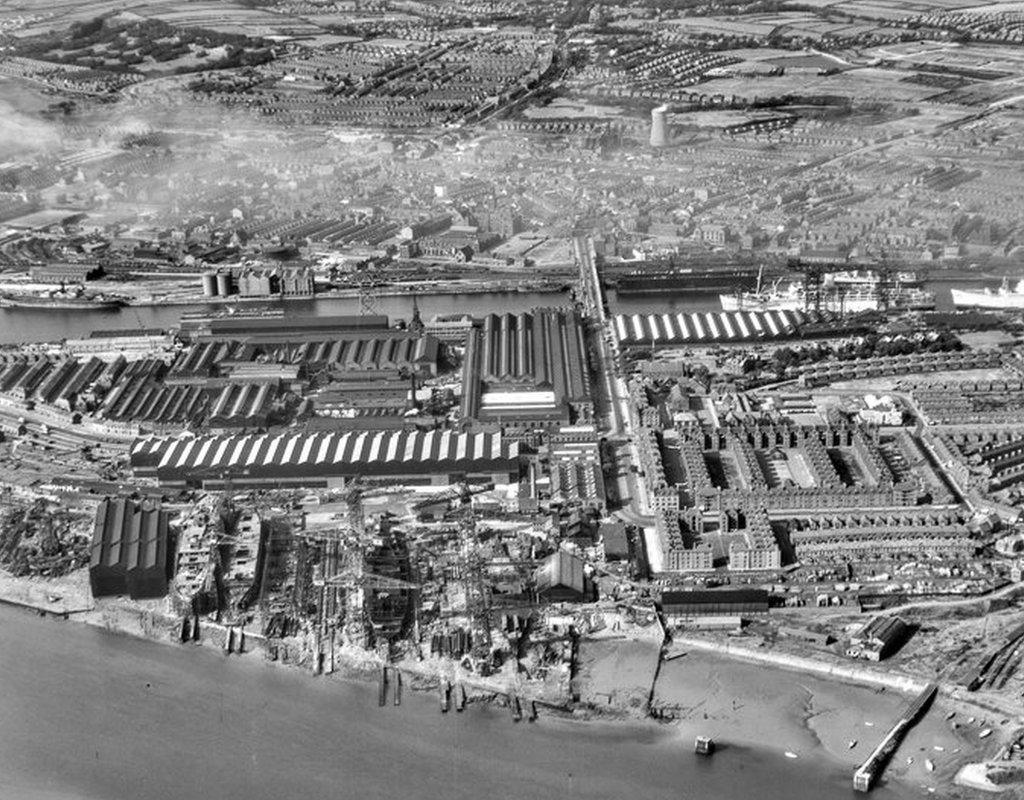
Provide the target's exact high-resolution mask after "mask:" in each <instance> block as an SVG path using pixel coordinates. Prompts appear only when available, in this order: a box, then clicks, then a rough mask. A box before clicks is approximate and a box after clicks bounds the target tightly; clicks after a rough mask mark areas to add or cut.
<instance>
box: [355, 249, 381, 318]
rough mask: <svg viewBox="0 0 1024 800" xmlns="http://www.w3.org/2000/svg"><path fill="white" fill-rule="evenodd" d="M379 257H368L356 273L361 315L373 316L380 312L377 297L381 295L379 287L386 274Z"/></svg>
mask: <svg viewBox="0 0 1024 800" xmlns="http://www.w3.org/2000/svg"><path fill="white" fill-rule="evenodd" d="M381 266H382V263H381V261H380V260H379V259H374V258H371V259H368V260H367V261H364V262H363V263H362V264H360V265H359V269H358V270H357V271H356V273H355V277H354V280H355V284H356V288H357V290H358V292H359V314H360V316H364V317H367V316H373V315H374V314H379V313H380V309H379V308H378V306H377V298H378V297H379V295H380V292H379V288H378V287H380V285H381V284H382V283H383V282H384V275H383V272H382V271H381V269H380V267H381Z"/></svg>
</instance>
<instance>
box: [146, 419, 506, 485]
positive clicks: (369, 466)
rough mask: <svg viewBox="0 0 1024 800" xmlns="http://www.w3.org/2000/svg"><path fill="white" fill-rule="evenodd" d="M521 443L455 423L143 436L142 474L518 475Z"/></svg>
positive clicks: (200, 481) (184, 481)
mask: <svg viewBox="0 0 1024 800" xmlns="http://www.w3.org/2000/svg"><path fill="white" fill-rule="evenodd" d="M519 463H520V459H519V445H518V443H517V442H507V441H504V440H503V439H502V437H501V434H499V433H456V432H453V431H430V432H426V433H424V432H422V431H412V432H407V431H352V432H348V433H335V432H331V433H311V432H301V433H296V432H288V433H279V434H253V435H245V436H179V437H149V438H145V439H138V440H136V442H135V443H134V444H133V445H132V449H131V466H132V471H133V473H134V474H135V475H136V476H137V477H140V478H141V477H148V478H155V479H156V480H157V481H158V482H159V483H160V485H162V486H166V487H168V488H188V487H207V488H214V487H218V486H224V485H227V484H228V483H229V482H230V484H231V485H232V486H236V487H278V486H304V487H310V488H333V487H342V486H344V485H345V484H346V483H347V482H348V481H351V480H352V479H354V478H358V477H363V478H365V479H367V480H370V481H384V480H388V481H392V482H395V483H406V484H433V485H438V484H440V485H445V484H448V483H457V482H460V481H463V480H486V481H494V482H495V483H497V484H508V483H513V482H515V481H517V480H518V479H519Z"/></svg>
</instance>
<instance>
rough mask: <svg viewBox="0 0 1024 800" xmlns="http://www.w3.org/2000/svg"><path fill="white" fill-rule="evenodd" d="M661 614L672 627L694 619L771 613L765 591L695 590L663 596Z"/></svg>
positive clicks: (668, 593) (665, 593) (667, 593)
mask: <svg viewBox="0 0 1024 800" xmlns="http://www.w3.org/2000/svg"><path fill="white" fill-rule="evenodd" d="M661 610H662V613H663V614H664V615H665V621H666V623H668V624H670V625H674V624H679V623H684V622H688V621H690V620H692V619H694V618H695V617H703V616H713V617H737V616H739V617H742V616H749V615H751V614H767V613H768V592H766V591H765V590H764V589H695V590H692V591H672V592H664V593H663V594H662V596H661Z"/></svg>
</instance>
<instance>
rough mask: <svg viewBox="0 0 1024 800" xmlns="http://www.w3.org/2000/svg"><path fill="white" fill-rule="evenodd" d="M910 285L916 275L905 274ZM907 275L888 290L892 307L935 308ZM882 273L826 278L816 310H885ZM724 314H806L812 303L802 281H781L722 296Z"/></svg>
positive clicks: (930, 295)
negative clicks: (763, 287)
mask: <svg viewBox="0 0 1024 800" xmlns="http://www.w3.org/2000/svg"><path fill="white" fill-rule="evenodd" d="M905 275H906V277H907V279H908V283H910V284H912V283H916V282H917V280H916V277H915V276H913V274H912V273H906V274H905ZM903 277H904V273H900V275H899V276H897V281H896V284H895V285H894V286H893V287H892V288H891V289H889V290H888V297H889V308H893V309H906V310H915V311H918V310H927V309H932V308H935V295H934V293H932V292H929V291H926V290H924V289H922V288H920V287H919V286H915V285H908V283H905V282H904V281H903ZM880 281H881V279H880V277H879V276H878V273H875V272H871V271H851V272H837V273H832V274H829V275H826V276H825V277H824V280H823V281H822V284H821V290H820V292H821V294H820V306H819V307H818V308H817V309H816V310H820V311H830V312H832V313H836V314H857V313H860V312H862V311H877V310H879V309H881V308H882V307H883V303H882V298H883V294H884V293H883V290H882V287H881V285H880ZM718 297H719V301H720V302H721V304H722V309H723V310H724V311H802V310H805V309H807V307H808V305H809V303H808V298H807V295H806V290H805V288H804V284H803V282H801V281H789V282H786V283H783V282H782V281H781V280H779V281H776V282H775V283H773V284H772V285H771V286H770V287H769V288H767V289H762V288H760V286H759V287H758V288H757V289H755V290H754V291H752V292H742V291H741V292H737V293H735V294H721V295H719V296H718Z"/></svg>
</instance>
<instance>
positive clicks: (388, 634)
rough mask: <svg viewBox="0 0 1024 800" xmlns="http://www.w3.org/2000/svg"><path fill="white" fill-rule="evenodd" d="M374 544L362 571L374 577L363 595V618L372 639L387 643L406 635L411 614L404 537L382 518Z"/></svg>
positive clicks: (411, 596) (406, 548)
mask: <svg viewBox="0 0 1024 800" xmlns="http://www.w3.org/2000/svg"><path fill="white" fill-rule="evenodd" d="M377 540H378V542H379V543H378V544H377V545H376V547H374V549H373V550H371V551H370V552H369V553H367V554H366V558H365V563H366V571H367V572H368V573H370V574H371V575H374V576H375V581H374V584H373V588H371V589H369V591H368V592H367V595H366V601H365V602H366V606H365V608H366V614H367V617H368V618H369V623H370V627H371V629H372V631H373V635H374V637H376V638H377V639H378V640H381V639H383V640H385V641H391V640H394V639H397V638H399V637H401V636H403V635H405V633H407V632H408V630H409V626H410V625H411V624H412V618H413V611H414V600H415V598H414V596H413V592H414V591H415V590H414V589H411V588H409V587H410V586H411V583H410V579H411V573H412V569H411V564H410V561H409V548H408V546H407V544H406V541H405V534H403V533H402V532H401V531H400V530H399V529H398V528H396V527H395V526H394V523H393V521H392V520H391V519H390V518H389V517H388V516H387V515H385V516H384V517H382V518H381V520H380V527H379V530H378V536H377Z"/></svg>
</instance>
